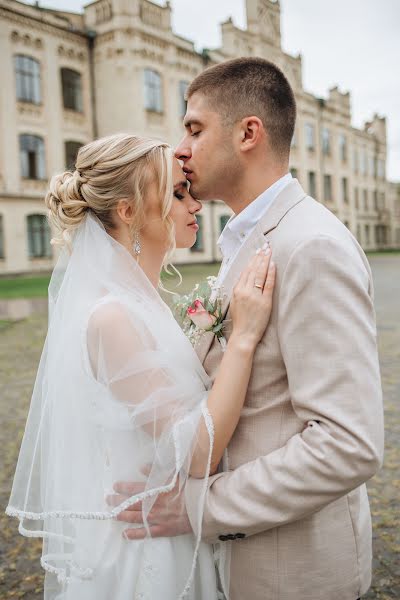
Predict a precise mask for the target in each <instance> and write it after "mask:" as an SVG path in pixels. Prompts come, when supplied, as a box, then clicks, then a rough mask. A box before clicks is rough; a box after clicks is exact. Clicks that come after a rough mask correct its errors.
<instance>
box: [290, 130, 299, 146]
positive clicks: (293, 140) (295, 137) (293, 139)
mask: <svg viewBox="0 0 400 600" xmlns="http://www.w3.org/2000/svg"><path fill="white" fill-rule="evenodd" d="M290 147H291V148H297V135H296V130H294V132H293V137H292V141H291V142H290Z"/></svg>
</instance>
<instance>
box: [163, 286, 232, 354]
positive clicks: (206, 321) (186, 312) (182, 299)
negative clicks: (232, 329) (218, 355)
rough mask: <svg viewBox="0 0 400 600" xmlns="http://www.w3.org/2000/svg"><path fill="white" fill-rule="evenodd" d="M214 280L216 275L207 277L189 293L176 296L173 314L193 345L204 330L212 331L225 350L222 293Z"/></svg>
mask: <svg viewBox="0 0 400 600" xmlns="http://www.w3.org/2000/svg"><path fill="white" fill-rule="evenodd" d="M216 281H217V278H216V277H207V280H206V281H205V282H203V283H198V284H197V285H196V286H195V287H194V289H193V290H192V291H191V292H189V294H186V295H185V296H179V297H178V298H176V299H175V301H174V304H175V315H176V317H177V319H178V321H180V324H181V326H182V329H183V331H184V333H185V334H186V335H187V337H188V338H189V340H190V341H191V343H192V344H193V345H195V344H197V342H198V341H199V340H200V338H201V336H202V335H204V333H205V332H206V331H212V332H213V333H214V335H215V336H216V337H217V338H218V340H219V342H220V344H221V346H222V349H223V350H225V348H226V339H225V337H224V333H223V314H222V302H223V299H224V295H223V294H222V291H221V288H219V287H218V286H217V285H216Z"/></svg>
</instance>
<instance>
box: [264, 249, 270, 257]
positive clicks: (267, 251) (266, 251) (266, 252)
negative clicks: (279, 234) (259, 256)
mask: <svg viewBox="0 0 400 600" xmlns="http://www.w3.org/2000/svg"><path fill="white" fill-rule="evenodd" d="M270 254H271V248H265V250H264V255H265V256H269V255H270Z"/></svg>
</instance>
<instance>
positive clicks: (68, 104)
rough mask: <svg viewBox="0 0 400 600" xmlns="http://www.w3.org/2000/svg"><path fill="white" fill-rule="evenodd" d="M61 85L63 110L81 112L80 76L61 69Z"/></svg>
mask: <svg viewBox="0 0 400 600" xmlns="http://www.w3.org/2000/svg"><path fill="white" fill-rule="evenodd" d="M61 85H62V94H63V104H64V108H68V109H69V110H76V111H77V112H83V103H82V77H81V74H80V73H78V72H77V71H73V70H72V69H61Z"/></svg>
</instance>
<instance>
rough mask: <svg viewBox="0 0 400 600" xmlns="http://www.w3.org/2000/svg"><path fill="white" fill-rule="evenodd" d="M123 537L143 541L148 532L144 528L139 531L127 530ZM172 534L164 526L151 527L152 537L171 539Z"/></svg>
mask: <svg viewBox="0 0 400 600" xmlns="http://www.w3.org/2000/svg"><path fill="white" fill-rule="evenodd" d="M122 535H123V537H124V538H125V539H127V540H143V539H144V538H146V537H147V530H146V529H145V528H144V527H139V528H138V529H125V531H124V532H123V534H122ZM170 535H171V532H170V531H168V528H167V527H165V526H164V525H154V526H153V527H150V536H151V537H169V536H170Z"/></svg>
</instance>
